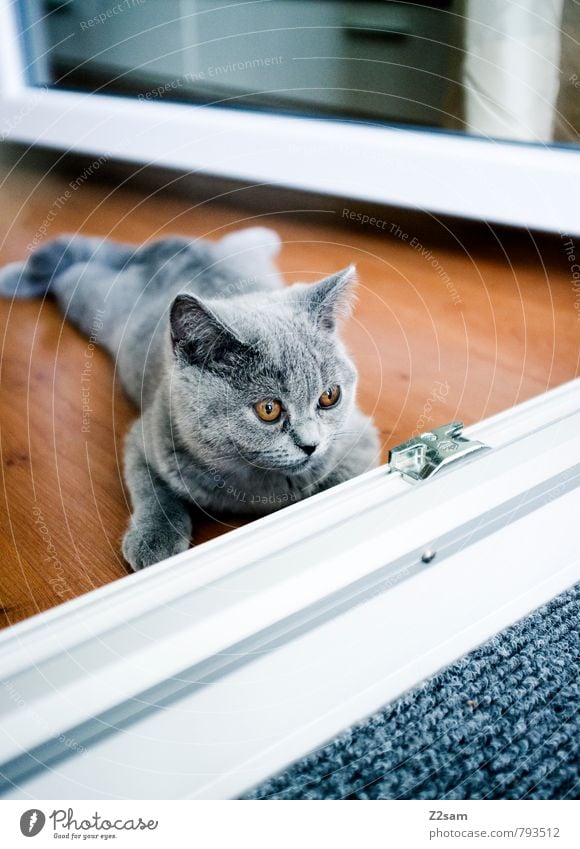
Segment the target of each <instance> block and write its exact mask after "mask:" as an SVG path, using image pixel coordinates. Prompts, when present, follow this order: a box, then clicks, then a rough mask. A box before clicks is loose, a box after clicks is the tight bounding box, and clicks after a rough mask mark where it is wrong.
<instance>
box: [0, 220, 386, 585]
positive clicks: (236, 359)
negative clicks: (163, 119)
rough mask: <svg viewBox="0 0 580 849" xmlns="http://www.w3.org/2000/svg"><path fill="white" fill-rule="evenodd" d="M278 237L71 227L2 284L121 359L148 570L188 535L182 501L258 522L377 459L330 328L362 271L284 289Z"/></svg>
mask: <svg viewBox="0 0 580 849" xmlns="http://www.w3.org/2000/svg"><path fill="white" fill-rule="evenodd" d="M279 246H280V242H279V238H278V236H277V234H276V233H274V232H273V231H271V230H267V229H265V228H252V229H250V230H244V231H240V232H237V233H234V234H231V235H228V236H226V237H225V238H223V239H222V240H221V241H219V242H207V241H200V240H198V241H191V240H188V239H185V238H168V239H163V240H161V241H159V242H155V243H152V244H147V245H145V246H143V247H139V248H135V247H133V246H127V245H121V244H116V243H113V242H109V241H103V240H101V239H96V238H86V237H82V236H64V237H61V238H58V239H56V240H55V241H52V242H49V243H47V244H45V245H43V246H42V247H40V248H39V249H38V250H36V251H35V252H34V253H33V254H32V255H31V256H30V257H29V259H28V261H27V262H25V263H12V264H11V265H9V266H7V267H6V268H4V269H3V270H2V272H0V293H2V294H4V295H14V296H16V297H33V296H35V295H43V294H44V293H45V292H50V293H51V294H53V295H54V296H55V297H56V299H57V301H58V303H59V305H60V307H61V309H62V310H63V312H64V314H65V316H66V317H67V318H68V319H70V321H72V322H73V324H75V325H76V326H77V327H79V328H80V329H81V330H83V331H84V332H85V333H87V334H91V333H92V334H94V333H95V329H94V328H95V326H98V327H100V328H101V329H100V331H99V333H98V342H99V344H101V345H103V346H104V347H105V348H106V349H107V350H108V351H109V352H110V353H111V354H112V356H113V357H114V358H115V361H116V363H117V371H118V374H119V376H120V379H121V382H122V384H123V387H124V389H125V391H126V392H127V394H128V395H129V397H130V398H131V399H132V400H133V401H134V402H135V404H137V405H138V406H139V407H140V408H141V410H142V415H141V418H140V419H139V420H138V421H137V422H135V424H134V425H133V427H132V428H131V430H130V432H129V434H128V436H127V443H126V453H125V477H126V481H127V485H128V487H129V490H130V493H131V500H132V504H133V515H132V517H131V522H130V526H129V529H128V530H127V532H126V534H125V536H124V539H123V555H124V556H125V559H126V560H127V561H128V562H129V563H130V565H131V566H132V567H133V569H141V568H143V567H144V566H149V565H150V564H152V563H156V562H158V561H160V560H162V559H164V558H165V557H169V556H170V555H172V554H176V553H177V552H180V551H184V550H185V549H186V548H187V547H188V546H189V543H190V538H191V531H192V527H191V524H192V523H191V517H190V512H189V510H188V505H191V504H192V503H193V504H196V505H198V506H199V507H201V508H202V509H203V510H205V511H207V512H210V513H212V514H213V513H215V512H218V513H220V514H234V515H235V514H237V515H246V516H260V515H263V514H265V513H269V512H271V511H273V510H276V509H278V508H280V507H283V506H285V505H287V504H290V503H292V502H294V501H297V500H299V499H302V498H305V497H306V496H308V495H312V494H314V493H316V492H319V491H321V490H324V489H327V488H328V487H330V486H333V485H334V484H337V483H340V482H341V481H345V480H347V479H349V478H352V477H353V476H355V475H358V474H360V473H361V472H364V471H366V470H367V469H369V468H372V467H373V466H375V465H376V464H377V463H378V459H379V444H378V438H377V433H376V430H375V427H374V425H373V424H372V422H371V420H370V419H369V418H367V417H365V416H364V415H363V414H362V413H361V412H360V411H359V410H358V408H357V407H356V404H355V389H356V380H357V374H356V370H355V367H354V365H353V363H352V361H351V360H350V358H349V356H348V354H347V352H346V351H345V348H344V346H343V344H342V342H341V341H340V338H339V336H338V332H337V323H338V320H339V318H340V316H342V315H345V314H346V313H348V310H349V305H350V302H351V299H352V288H353V285H354V269H353V268H348V269H346V270H344V271H340V272H338V273H337V274H334V275H332V276H331V277H328V278H326V279H325V280H322V281H321V282H319V283H316V284H312V285H304V284H295V285H294V286H290V287H284V286H283V283H282V280H281V277H280V274H279V272H278V271H277V269H276V266H275V264H274V260H275V256H276V254H277V253H278V250H279Z"/></svg>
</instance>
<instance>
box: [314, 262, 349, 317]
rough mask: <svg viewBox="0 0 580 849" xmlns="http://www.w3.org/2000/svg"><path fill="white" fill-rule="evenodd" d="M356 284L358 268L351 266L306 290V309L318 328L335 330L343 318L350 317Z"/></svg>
mask: <svg viewBox="0 0 580 849" xmlns="http://www.w3.org/2000/svg"><path fill="white" fill-rule="evenodd" d="M356 282H357V277H356V268H355V266H354V265H349V266H348V268H343V269H342V271H337V272H336V274H331V275H330V277H325V278H324V280H321V281H320V282H319V283H314V284H313V285H310V286H307V287H306V288H305V292H304V295H305V297H306V308H307V309H308V312H309V313H310V315H311V316H312V318H313V319H314V321H315V322H316V325H317V326H318V327H322V328H324V329H325V330H334V329H335V327H336V324H337V322H338V321H339V320H340V319H341V318H346V317H347V316H349V315H350V313H351V310H352V306H353V302H354V290H355V286H356Z"/></svg>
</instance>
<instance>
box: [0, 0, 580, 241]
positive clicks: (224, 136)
mask: <svg viewBox="0 0 580 849" xmlns="http://www.w3.org/2000/svg"><path fill="white" fill-rule="evenodd" d="M0 138H5V139H8V140H12V141H15V142H21V143H24V144H29V145H36V146H44V147H48V148H56V149H60V150H63V151H70V152H75V153H82V154H94V155H95V156H102V155H107V156H110V157H114V158H115V159H118V160H124V161H132V162H138V163H143V164H153V165H158V166H163V167H169V168H175V169H178V170H184V171H186V172H193V173H203V174H209V175H216V176H219V177H226V178H232V179H235V180H239V181H242V182H244V183H249V184H272V185H280V186H285V187H288V188H291V189H297V190H304V191H308V192H315V193H321V194H326V195H331V196H337V197H343V198H352V199H353V200H355V201H356V200H358V201H360V202H371V203H378V204H382V205H388V206H394V207H405V208H411V209H414V210H421V211H426V212H429V213H432V214H434V215H454V216H460V217H464V218H474V219H478V220H484V221H491V222H496V223H500V224H510V225H516V226H520V227H527V228H531V229H538V230H544V231H549V232H555V233H579V232H580V216H579V215H578V203H577V197H576V195H577V193H576V191H575V190H574V187H575V186H577V185H578V184H579V183H580V156H579V155H578V152H577V150H575V149H574V148H572V147H570V148H568V147H563V146H560V147H558V146H545V145H542V144H519V143H513V142H505V141H496V140H487V139H481V138H475V137H467V136H462V135H460V134H459V133H445V132H434V131H429V130H422V129H421V130H419V129H418V130H412V129H408V128H402V127H397V126H378V125H376V126H372V125H369V124H365V123H357V122H344V121H339V120H335V119H331V120H329V119H317V118H302V117H292V116H286V115H277V114H264V113H262V112H252V111H239V110H235V109H228V108H223V107H198V106H193V105H187V104H180V103H172V102H151V101H139V100H137V99H136V98H135V99H132V98H129V97H111V96H105V95H90V94H79V93H76V92H68V91H57V90H45V89H41V88H34V87H32V86H30V85H29V84H28V83H27V80H26V73H25V60H24V57H23V51H22V46H21V41H20V38H19V34H18V22H17V12H16V4H15V2H14V0H0Z"/></svg>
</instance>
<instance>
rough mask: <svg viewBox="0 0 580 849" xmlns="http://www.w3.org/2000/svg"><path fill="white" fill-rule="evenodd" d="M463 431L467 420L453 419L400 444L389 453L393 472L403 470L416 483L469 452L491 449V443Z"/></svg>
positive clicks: (409, 479) (402, 472) (407, 477)
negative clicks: (487, 443) (466, 434)
mask: <svg viewBox="0 0 580 849" xmlns="http://www.w3.org/2000/svg"><path fill="white" fill-rule="evenodd" d="M462 431H463V422H451V423H450V424H446V425H442V427H436V428H433V430H430V431H428V433H422V434H420V435H419V436H416V437H414V438H413V439H409V440H407V442H403V443H401V445H397V447H396V448H393V449H392V450H391V451H390V452H389V466H390V471H392V472H400V473H401V474H402V476H403V477H404V478H405V480H407V481H410V482H411V483H413V482H415V481H421V480H425V478H430V477H432V476H433V475H434V474H437V472H439V471H441V469H446V468H448V467H449V466H451V465H452V464H455V463H457V462H459V461H460V460H463V459H464V458H465V457H467V456H469V455H472V454H475V453H476V452H481V451H489V450H490V446H489V445H485V443H483V442H478V441H477V439H468V438H467V437H466V436H462V435H461V433H462Z"/></svg>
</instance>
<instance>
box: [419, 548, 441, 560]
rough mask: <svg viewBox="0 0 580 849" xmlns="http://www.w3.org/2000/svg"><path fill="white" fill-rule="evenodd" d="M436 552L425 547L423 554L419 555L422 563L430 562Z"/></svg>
mask: <svg viewBox="0 0 580 849" xmlns="http://www.w3.org/2000/svg"><path fill="white" fill-rule="evenodd" d="M436 554H437V552H436V551H433V549H432V548H426V549H425V551H424V552H423V554H422V555H421V560H422V561H423V563H431V561H432V560H433V558H434V557H435V555H436Z"/></svg>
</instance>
